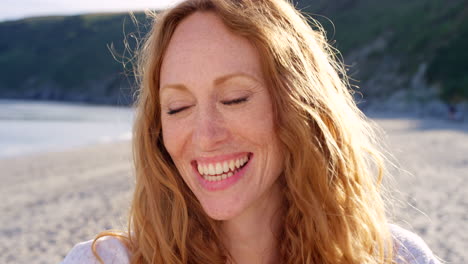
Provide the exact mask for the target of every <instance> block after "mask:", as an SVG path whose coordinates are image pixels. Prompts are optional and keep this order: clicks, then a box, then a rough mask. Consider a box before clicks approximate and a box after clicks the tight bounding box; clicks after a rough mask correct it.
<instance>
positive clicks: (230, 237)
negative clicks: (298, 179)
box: [222, 183, 282, 264]
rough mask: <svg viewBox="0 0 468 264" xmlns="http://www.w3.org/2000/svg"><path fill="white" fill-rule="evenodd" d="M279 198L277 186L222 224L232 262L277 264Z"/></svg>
mask: <svg viewBox="0 0 468 264" xmlns="http://www.w3.org/2000/svg"><path fill="white" fill-rule="evenodd" d="M281 205H282V196H281V192H280V187H279V185H278V183H275V184H274V185H273V186H272V187H271V190H270V191H268V192H267V193H265V194H264V195H263V196H262V197H261V198H260V199H258V201H257V202H256V203H255V204H253V205H252V206H250V207H249V208H248V209H246V210H245V211H244V212H243V213H242V214H241V215H239V216H237V217H235V218H234V219H231V220H229V221H225V222H223V224H222V229H223V233H224V236H225V243H226V246H227V249H228V250H229V253H230V255H231V257H232V261H233V263H236V264H244V263H263V264H267V263H268V264H273V263H277V262H278V241H277V234H278V232H279V230H280V227H281V223H280V219H281V216H282V211H281Z"/></svg>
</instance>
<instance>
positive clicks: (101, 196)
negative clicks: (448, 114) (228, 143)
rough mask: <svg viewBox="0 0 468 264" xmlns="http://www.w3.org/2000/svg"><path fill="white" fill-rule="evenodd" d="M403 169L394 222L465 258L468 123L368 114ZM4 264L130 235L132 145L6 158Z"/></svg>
mask: <svg viewBox="0 0 468 264" xmlns="http://www.w3.org/2000/svg"><path fill="white" fill-rule="evenodd" d="M371 117H372V118H373V120H374V121H376V123H377V124H379V125H380V126H381V127H382V128H383V129H384V130H385V140H386V141H387V142H388V148H389V151H390V153H392V154H393V156H394V157H395V159H396V160H395V162H396V163H397V164H398V166H399V167H400V169H398V170H396V169H390V172H391V173H392V178H393V180H392V179H390V180H385V182H386V184H388V185H387V186H388V187H387V189H388V194H389V195H391V196H392V198H391V199H390V201H392V202H391V204H389V210H390V211H391V212H392V215H393V216H392V222H394V223H396V224H398V225H400V226H402V227H404V228H407V229H409V230H411V231H413V232H415V233H417V234H418V235H420V236H421V237H422V238H423V239H424V240H425V241H426V243H427V244H428V245H429V247H430V248H431V249H432V250H433V252H434V253H435V254H436V255H437V256H439V257H440V258H441V259H443V260H444V261H446V262H448V263H466V262H467V261H468V252H467V250H466V247H467V246H468V234H467V233H466V232H465V231H466V230H467V229H468V188H467V187H468V185H467V179H468V124H467V123H466V122H465V123H455V122H450V121H448V120H440V119H419V118H412V117H407V116H395V115H380V114H373V115H371ZM0 173H1V176H0V177H1V181H2V184H1V185H0V189H1V192H0V195H1V197H0V198H1V200H2V201H3V202H2V203H1V205H0V206H1V212H2V216H1V226H0V263H59V262H60V261H61V260H62V259H63V258H64V257H65V255H66V254H67V252H68V251H69V250H70V249H71V248H72V247H73V245H74V244H76V243H79V242H81V241H85V240H90V239H92V238H93V237H94V236H95V235H96V234H97V233H98V232H100V231H103V230H106V229H111V228H112V229H124V230H125V229H126V221H127V211H128V207H129V203H130V199H131V195H132V188H133V181H134V178H133V177H134V174H133V170H132V162H131V145H130V142H129V141H120V142H114V143H105V144H95V145H90V146H82V147H78V148H74V149H70V150H64V151H60V152H48V153H40V154H28V155H23V156H20V157H9V158H2V159H0Z"/></svg>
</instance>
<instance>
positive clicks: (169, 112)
mask: <svg viewBox="0 0 468 264" xmlns="http://www.w3.org/2000/svg"><path fill="white" fill-rule="evenodd" d="M189 107H190V106H184V107H181V108H177V109H169V110H168V111H167V114H168V115H175V114H177V113H179V112H182V111H184V110H185V109H187V108H189Z"/></svg>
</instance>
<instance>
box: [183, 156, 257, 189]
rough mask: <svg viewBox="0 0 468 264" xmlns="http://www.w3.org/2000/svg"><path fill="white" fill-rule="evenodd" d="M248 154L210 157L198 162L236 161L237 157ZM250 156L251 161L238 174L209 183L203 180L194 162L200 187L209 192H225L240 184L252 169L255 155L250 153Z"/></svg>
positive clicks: (194, 169) (194, 170)
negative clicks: (248, 170) (251, 165)
mask: <svg viewBox="0 0 468 264" xmlns="http://www.w3.org/2000/svg"><path fill="white" fill-rule="evenodd" d="M245 154H246V153H245V152H243V153H237V154H230V155H223V156H217V157H209V158H200V159H197V161H202V162H221V161H225V160H229V159H234V158H237V157H242V156H244V155H245ZM248 155H249V161H248V162H247V163H246V164H245V165H244V167H242V168H241V169H240V170H238V171H237V172H236V174H234V175H232V176H231V177H229V178H227V179H224V180H220V181H207V180H205V179H204V178H203V176H202V175H201V174H200V173H199V172H198V169H197V166H196V162H195V161H194V162H192V169H193V172H194V174H195V175H196V177H197V180H198V182H199V183H200V185H201V186H202V187H203V188H204V189H206V190H208V191H222V190H225V189H227V188H229V187H231V186H233V185H234V184H235V183H236V182H238V181H239V180H240V179H241V178H242V177H243V176H244V174H245V172H246V171H247V169H248V168H249V167H250V163H251V161H252V159H253V157H254V155H253V153H251V152H248Z"/></svg>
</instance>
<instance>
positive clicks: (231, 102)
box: [221, 97, 249, 105]
mask: <svg viewBox="0 0 468 264" xmlns="http://www.w3.org/2000/svg"><path fill="white" fill-rule="evenodd" d="M248 99H249V98H248V97H241V98H237V99H234V100H229V101H221V103H223V104H224V105H235V104H240V103H243V102H247V100H248Z"/></svg>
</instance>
